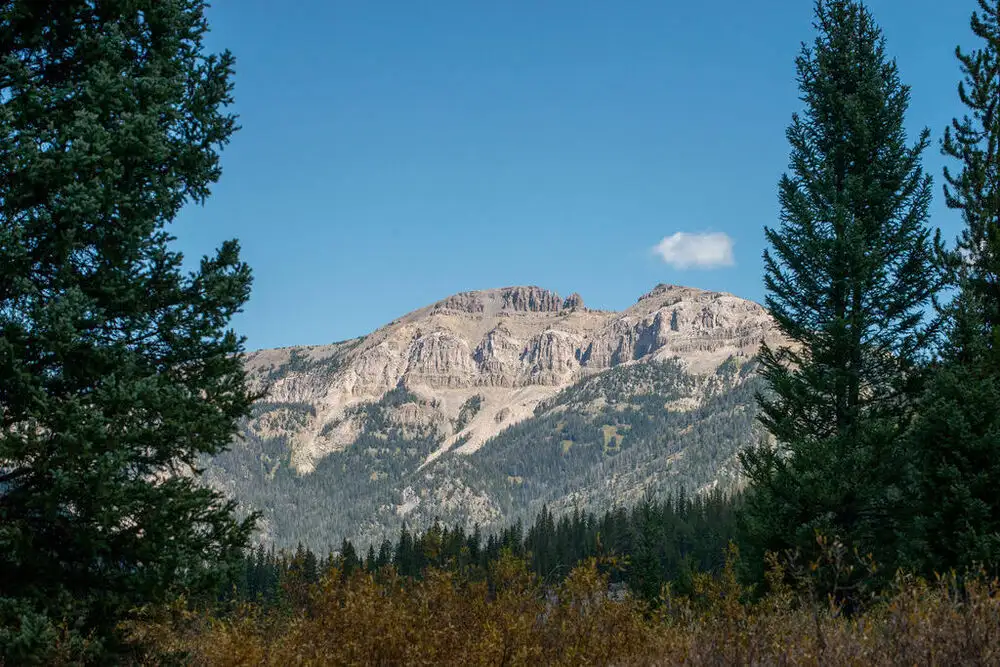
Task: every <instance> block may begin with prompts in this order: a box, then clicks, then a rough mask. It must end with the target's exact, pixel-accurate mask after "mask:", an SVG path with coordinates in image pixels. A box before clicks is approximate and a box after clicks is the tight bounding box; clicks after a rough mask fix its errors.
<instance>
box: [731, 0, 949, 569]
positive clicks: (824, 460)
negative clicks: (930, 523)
mask: <svg viewBox="0 0 1000 667" xmlns="http://www.w3.org/2000/svg"><path fill="white" fill-rule="evenodd" d="M816 27H817V30H818V36H817V38H816V41H815V44H814V46H813V47H812V48H808V47H806V46H803V51H802V54H801V55H800V56H799V58H798V59H797V61H796V65H797V69H798V81H799V86H800V89H801V91H802V99H803V101H804V103H805V111H804V113H803V114H802V115H798V114H796V115H794V116H793V119H792V123H791V125H790V127H789V129H788V133H787V136H788V141H789V143H790V144H791V158H790V169H791V172H790V174H786V175H785V176H783V177H782V179H781V183H780V187H779V195H780V197H779V198H780V203H781V226H780V227H779V228H777V229H771V228H767V229H765V233H766V236H767V239H768V242H769V243H770V246H771V247H770V249H769V250H768V251H766V252H765V254H764V263H765V271H766V272H765V276H764V280H765V285H766V288H767V292H768V293H767V301H766V303H767V306H768V308H769V310H770V312H771V313H772V315H773V316H774V317H775V319H776V321H777V323H778V326H779V328H780V329H781V331H782V332H784V333H785V335H786V336H788V338H789V339H791V341H793V345H792V347H791V348H781V349H777V350H775V349H770V348H768V347H766V346H765V347H764V348H763V349H762V352H761V355H760V356H761V364H762V367H763V371H762V374H763V377H764V378H765V379H766V381H767V383H768V385H769V391H767V392H766V393H763V394H762V395H761V396H760V398H759V401H760V405H761V411H762V415H761V421H762V423H763V424H764V426H766V427H767V429H768V431H769V432H770V433H771V434H772V435H773V436H774V438H775V440H776V442H777V447H776V448H775V447H772V446H770V445H769V444H765V445H762V446H759V447H755V448H751V449H749V450H747V451H746V452H745V453H744V455H743V457H742V461H743V464H744V467H745V469H746V472H747V474H748V476H749V478H750V480H751V484H752V493H751V494H750V496H749V498H748V507H747V512H746V519H747V530H748V536H749V537H750V543H751V545H752V546H753V547H754V550H753V551H752V552H751V553H752V555H753V558H754V559H758V562H759V559H760V557H761V555H762V552H763V551H764V550H775V551H783V550H786V549H793V548H799V549H802V550H804V551H813V550H814V549H815V547H816V540H815V534H814V533H815V531H817V530H819V531H821V532H823V533H825V534H827V535H828V536H830V537H834V536H836V537H839V538H840V539H842V540H845V541H846V542H847V543H848V544H849V545H851V546H857V547H860V548H862V549H864V550H866V551H867V550H869V549H872V550H875V551H876V553H877V554H878V556H879V557H880V559H881V560H882V562H883V563H885V562H886V561H889V562H891V561H892V559H893V550H892V547H893V537H894V535H895V530H896V528H897V523H898V517H897V516H896V515H895V510H896V508H898V498H899V495H900V485H901V481H900V479H899V469H900V466H899V465H898V458H897V454H898V448H899V434H900V432H901V431H902V429H904V428H905V427H906V425H907V423H908V421H909V419H910V418H911V416H912V413H913V402H914V396H915V395H916V393H917V392H918V391H919V389H920V386H921V384H920V383H921V382H922V379H923V373H922V372H921V362H922V360H923V359H924V357H925V355H926V354H927V352H928V351H929V349H928V346H929V345H930V344H931V343H932V337H933V334H934V332H935V327H934V326H932V325H929V324H928V323H926V322H925V321H924V320H925V316H924V311H925V309H926V307H927V306H928V305H929V304H930V301H931V299H932V297H933V295H934V294H935V293H936V292H937V290H938V289H939V288H940V283H941V280H940V278H939V277H938V272H937V271H936V268H935V266H936V265H935V261H934V260H935V254H934V243H933V242H932V239H931V238H930V232H929V231H928V227H927V208H928V204H929V202H930V198H931V190H930V186H931V182H930V178H929V177H928V176H926V175H925V174H924V173H923V170H922V167H921V154H922V153H923V151H924V149H925V148H926V147H927V145H928V134H927V131H926V130H925V131H924V132H922V133H921V135H920V137H919V139H918V140H917V142H916V143H915V144H913V145H908V144H907V139H906V132H905V130H904V115H905V113H906V110H907V106H908V102H909V89H908V87H907V86H904V85H903V84H901V83H900V80H899V76H898V73H897V68H896V66H895V64H894V62H892V61H891V60H889V59H888V58H887V56H886V53H885V45H884V39H883V37H882V33H881V31H880V29H879V28H878V26H877V25H876V24H875V22H874V20H873V18H872V17H871V15H870V14H869V12H868V11H867V9H866V8H865V7H864V5H863V4H862V3H860V2H858V1H856V0H819V1H818V2H817V3H816Z"/></svg>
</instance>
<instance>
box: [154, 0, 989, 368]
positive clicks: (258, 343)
mask: <svg viewBox="0 0 1000 667" xmlns="http://www.w3.org/2000/svg"><path fill="white" fill-rule="evenodd" d="M975 5H976V2H975V0H871V1H870V2H869V7H870V8H871V10H872V11H873V13H874V14H875V16H876V18H877V19H878V21H879V23H880V25H881V26H882V28H883V30H884V31H885V34H886V38H887V40H888V49H889V53H890V55H892V56H893V57H895V58H896V60H897V63H898V64H899V67H900V71H901V76H902V79H903V81H904V83H907V84H909V85H911V86H912V89H913V90H912V103H911V107H910V112H909V116H908V126H909V129H910V132H911V135H912V136H915V135H916V132H917V131H919V129H920V128H922V127H924V126H926V127H929V128H930V130H931V132H932V137H933V142H934V144H933V146H932V148H931V150H929V151H928V153H927V154H926V157H925V163H924V164H925V167H926V168H927V169H928V170H929V172H930V173H931V174H932V175H933V176H934V179H935V195H936V200H935V204H934V208H933V220H932V222H933V224H934V225H937V226H941V227H942V228H944V230H945V232H946V234H947V235H948V237H949V238H951V237H953V236H954V233H955V231H956V230H957V217H956V216H955V215H954V213H952V212H950V211H948V210H947V209H946V208H945V207H944V205H943V203H942V201H941V200H942V197H941V195H940V192H941V185H940V181H941V177H940V173H941V166H942V165H943V164H944V158H942V157H941V156H940V151H939V149H938V141H939V139H940V136H941V133H942V131H943V128H944V127H945V125H946V124H947V123H948V122H949V120H950V119H951V117H952V116H954V115H955V114H956V113H960V112H961V108H960V106H959V103H958V100H957V96H956V93H955V87H956V85H957V82H958V77H959V70H958V64H957V61H956V60H955V59H954V56H953V51H954V48H955V46H956V44H959V43H962V44H964V45H966V46H969V45H974V41H973V40H972V35H971V33H970V32H969V30H968V18H969V15H970V14H971V11H972V10H973V8H974V7H975ZM209 20H210V22H211V25H212V33H211V35H210V36H209V38H208V44H209V46H210V48H213V49H216V50H218V49H221V48H229V49H230V50H232V51H233V53H234V54H235V56H236V59H237V64H236V69H237V72H236V93H235V94H236V105H235V110H236V112H237V113H238V114H239V115H240V123H241V125H242V128H243V129H242V130H241V131H240V132H239V133H237V135H236V136H235V137H234V138H233V141H232V143H231V144H230V145H229V147H227V149H226V150H225V152H224V153H223V170H224V171H223V176H222V180H221V181H220V183H219V184H218V185H217V186H216V188H215V190H214V194H213V196H212V198H211V199H210V200H209V201H208V203H207V204H206V205H205V206H204V207H194V206H189V207H188V208H187V209H185V210H184V211H183V212H182V214H181V216H180V217H179V219H178V221H177V223H176V224H175V225H174V227H173V229H172V231H173V233H174V234H175V235H176V236H177V237H178V242H177V245H178V247H179V248H180V249H181V250H183V251H184V252H185V253H186V255H188V257H189V259H190V260H194V259H196V258H197V257H199V256H200V255H202V254H204V253H207V252H210V251H211V250H212V249H213V248H214V247H216V246H217V245H218V244H219V242H221V241H222V240H223V239H226V238H232V237H237V238H239V239H240V241H241V243H242V246H243V252H244V256H245V259H246V260H247V261H248V262H249V263H250V264H251V266H252V267H253V270H254V275H255V286H254V292H253V296H252V297H251V300H250V303H249V304H248V306H247V308H246V312H245V313H244V314H242V315H240V316H239V317H238V319H237V320H236V322H235V325H236V327H237V329H238V330H239V331H240V332H241V333H243V334H244V335H246V336H247V337H248V347H249V348H251V349H255V348H261V347H275V346H283V345H293V344H317V343H327V342H331V341H335V340H341V339H345V338H350V337H354V336H358V335H362V334H365V333H368V332H370V331H371V330H373V329H375V328H376V327H378V326H380V325H382V324H385V323H387V322H388V321H390V320H392V319H394V318H395V317H398V316H399V315H402V314H403V313H405V312H408V311H410V310H413V309H415V308H419V307H421V306H423V305H426V304H428V303H430V302H433V301H436V300H438V299H440V298H443V297H445V296H447V295H449V294H452V293H455V292H459V291H464V290H470V289H483V288H489V287H501V286H505V285H518V284H536V285H540V286H542V287H547V288H549V289H554V290H556V291H558V292H559V293H561V294H563V295H567V294H569V293H570V292H574V291H575V292H579V293H580V294H581V295H582V296H583V298H584V301H585V303H586V304H587V305H588V306H590V307H596V308H608V309H615V310H617V309H621V308H624V307H627V306H628V305H630V304H631V303H633V302H634V301H635V300H636V299H637V298H638V297H639V296H640V295H642V294H643V293H644V292H646V291H648V290H649V289H651V288H652V287H653V286H654V285H656V284H657V283H660V282H668V283H678V284H686V285H692V286H696V287H702V288H706V289H715V290H724V291H728V292H733V293H735V294H737V295H740V296H744V297H747V298H751V299H756V300H760V299H762V298H763V287H762V284H761V261H760V255H761V252H762V251H763V249H764V237H763V226H764V225H765V224H774V223H775V221H776V219H777V214H778V208H777V182H778V178H779V177H780V175H781V174H782V173H783V172H784V171H785V169H786V166H787V159H788V145H787V142H786V140H785V128H786V127H787V125H788V122H789V120H790V117H791V114H792V112H793V111H796V110H798V109H799V108H800V103H799V101H798V91H797V89H796V86H795V69H794V58H795V56H796V54H797V53H798V51H799V45H800V43H801V42H802V41H803V40H807V41H811V37H812V27H811V21H812V2H811V1H809V0H757V1H755V2H745V1H744V0H717V1H716V2H712V3H700V2H667V1H665V0H627V1H625V2H608V1H607V0H603V1H600V2H598V1H594V0H546V1H545V2H537V1H536V0H505V1H504V2H469V1H468V0H431V1H428V2H413V1H412V0H377V1H375V2H353V1H350V0H294V1H293V2H284V3H279V2H277V1H276V0H215V4H214V6H213V7H212V8H211V9H210V10H209ZM675 234H715V235H717V236H716V237H715V238H716V239H718V238H723V237H721V236H719V235H726V236H727V237H728V238H729V239H731V240H732V246H731V248H730V250H731V256H727V255H726V253H725V252H722V254H721V255H720V254H717V255H714V256H713V257H709V260H708V261H707V262H706V263H708V264H710V265H712V266H713V267H714V268H700V267H694V266H673V265H670V264H668V263H667V262H665V261H663V259H662V257H661V256H660V255H659V254H658V253H657V252H656V251H655V249H656V248H657V246H659V245H660V244H661V242H663V240H664V239H667V238H670V237H673V240H672V241H668V242H667V243H666V245H665V246H661V247H662V248H664V249H666V250H669V249H670V248H674V247H677V246H678V244H680V249H681V250H685V244H686V243H688V242H689V241H690V239H689V238H687V237H683V236H679V237H675V236H674V235H675ZM724 250H725V248H724V249H723V251H724Z"/></svg>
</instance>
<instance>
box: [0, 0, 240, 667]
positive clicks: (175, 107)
mask: <svg viewBox="0 0 1000 667" xmlns="http://www.w3.org/2000/svg"><path fill="white" fill-rule="evenodd" d="M204 4H205V3H204V2H202V1H201V0H133V1H131V2H124V1H122V0H107V1H101V2H95V1H94V0H60V2H48V3H42V2H27V1H26V0H11V1H9V2H4V3H0V53H2V57H0V146H2V149H0V174H2V176H0V572H2V573H3V574H2V576H0V662H3V661H4V658H6V659H7V661H8V662H9V663H10V664H21V661H22V659H23V658H24V656H25V655H27V654H32V653H34V655H35V658H38V656H39V655H43V653H42V652H43V651H44V646H41V645H40V643H39V642H43V637H44V635H46V633H47V632H49V630H51V628H52V627H53V625H54V624H59V623H61V622H63V621H65V622H66V624H67V627H68V628H69V629H70V631H71V634H74V635H75V636H84V635H90V636H92V639H93V640H94V641H93V642H92V643H91V644H90V649H89V653H88V655H89V659H93V660H97V661H101V662H108V661H113V660H111V658H109V657H108V656H109V655H110V654H111V653H113V652H115V651H116V650H118V646H119V645H120V641H119V640H120V637H119V636H118V634H117V633H116V630H115V627H116V624H117V623H118V621H120V620H122V618H123V617H124V615H125V614H126V612H127V610H129V609H130V608H132V607H133V606H135V605H142V604H144V603H155V602H157V601H159V600H163V599H164V598H165V597H166V596H167V595H169V594H171V592H172V591H174V590H178V589H180V588H184V587H189V588H191V589H193V590H202V591H214V590H216V588H215V586H217V582H213V581H211V577H208V576H207V575H208V574H210V573H212V572H218V571H220V568H222V566H225V565H226V564H229V563H234V562H236V561H237V560H238V558H239V555H240V552H241V549H242V548H243V547H244V546H245V544H246V542H247V538H248V535H249V533H250V531H251V528H252V522H251V521H249V520H248V521H243V522H238V521H236V520H234V517H233V509H234V508H233V505H232V504H231V503H228V502H225V501H224V500H223V498H222V497H221V496H220V495H219V494H217V493H215V492H213V491H211V490H209V489H207V488H206V487H203V486H201V485H200V484H199V483H198V479H197V475H195V474H190V473H192V472H197V463H198V461H199V459H200V457H202V456H204V455H212V454H215V453H217V452H219V451H221V450H223V449H224V448H225V447H227V446H228V444H229V443H230V441H231V439H232V437H233V435H234V433H235V430H236V425H237V422H238V420H239V419H241V418H242V417H243V416H245V415H246V414H247V412H248V410H249V407H250V405H251V403H252V401H253V398H254V397H253V396H252V395H251V393H250V392H249V391H248V387H247V383H246V378H245V375H244V370H243V366H242V364H243V361H242V358H241V354H242V351H243V341H242V339H240V338H239V337H237V336H236V335H235V334H234V333H233V331H232V330H231V329H230V328H229V322H230V319H231V317H232V316H233V315H234V314H235V313H237V312H239V310H240V309H241V308H242V306H243V304H244V303H245V302H246V300H247V298H248V296H249V291H250V283H251V276H250V270H249V268H248V267H247V266H246V265H245V264H244V263H243V262H242V261H241V260H240V257H239V247H238V245H237V243H236V242H235V241H229V242H226V243H224V244H222V246H221V247H220V249H219V250H218V251H217V252H216V253H215V254H214V256H211V257H205V258H203V259H202V260H201V263H200V266H198V267H197V268H195V269H194V270H193V271H192V272H190V273H186V272H184V271H182V257H181V255H180V254H179V253H178V252H176V251H175V250H174V249H173V248H172V246H171V241H172V237H171V236H170V235H169V234H168V233H167V231H166V227H167V225H168V224H169V223H170V222H171V221H172V219H173V218H174V217H175V216H176V214H177V213H178V211H179V210H180V209H181V208H182V206H184V205H185V203H187V202H191V201H193V202H203V201H204V200H205V199H206V197H208V195H209V190H210V185H211V184H212V183H214V182H216V181H217V180H218V178H219V176H220V166H219V156H218V151H219V150H220V149H221V148H222V146H224V145H225V144H226V143H227V142H228V141H229V138H230V135H232V133H233V132H234V130H235V129H236V124H235V117H234V116H233V115H231V114H229V113H227V112H226V107H227V106H228V105H229V104H230V103H231V102H232V99H231V93H232V83H231V77H232V73H233V58H232V56H231V55H230V54H229V53H228V52H225V53H222V54H219V55H213V54H209V53H206V52H205V50H204V48H203V45H202V37H203V35H204V33H205V32H206V30H207V24H206V20H205V17H204ZM46 628H48V629H46ZM102 652H103V653H102ZM78 657H79V659H81V660H85V659H88V658H87V656H85V655H82V654H80V655H78ZM41 659H42V660H43V661H44V658H41Z"/></svg>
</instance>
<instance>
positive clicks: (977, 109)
mask: <svg viewBox="0 0 1000 667" xmlns="http://www.w3.org/2000/svg"><path fill="white" fill-rule="evenodd" d="M979 5H980V9H981V13H980V12H975V13H973V16H972V21H971V27H972V32H973V33H974V34H975V35H976V37H978V38H979V39H980V40H981V45H980V47H979V48H977V49H975V50H973V51H971V52H969V53H963V52H962V51H961V49H957V50H956V54H957V56H958V60H959V62H960V63H961V68H962V73H963V75H964V80H963V81H962V82H961V83H960V84H959V89H958V92H959V98H960V99H961V101H962V103H963V104H965V106H966V107H967V108H968V113H967V115H965V116H964V117H963V118H962V119H961V120H959V119H955V120H954V121H953V122H952V126H951V127H949V128H947V129H946V131H945V137H944V142H943V151H944V153H945V154H946V155H948V156H950V157H953V158H955V159H957V160H960V161H961V171H960V172H959V173H957V174H953V173H952V172H951V171H950V170H948V169H947V168H946V169H945V180H946V183H945V186H944V191H945V198H946V201H947V203H948V206H949V207H951V208H954V209H958V210H959V211H961V212H962V218H963V221H964V222H965V227H964V229H963V230H962V233H961V235H960V237H959V239H958V244H957V248H956V250H955V251H954V252H952V253H949V254H948V255H947V256H946V259H947V260H948V262H947V264H948V267H949V268H950V269H951V272H952V280H953V282H954V285H955V286H956V287H957V288H958V296H957V298H956V299H955V300H954V301H953V302H952V303H951V304H949V305H948V306H947V307H945V308H944V313H945V315H946V316H947V317H948V329H947V333H948V339H947V344H946V345H945V347H944V356H943V359H942V360H941V363H940V365H939V366H938V367H937V369H936V373H935V375H934V378H933V380H932V382H931V383H930V386H929V387H928V390H927V392H926V394H925V395H924V397H923V400H922V402H921V406H920V411H919V416H918V418H917V420H916V422H915V424H914V425H913V428H912V429H911V431H910V434H909V439H908V444H909V450H910V454H911V456H912V459H911V466H910V467H909V468H908V472H909V480H910V489H909V490H910V492H911V495H912V498H913V500H912V501H911V502H909V503H908V504H907V509H909V510H910V511H911V512H912V514H913V515H912V522H911V523H910V525H908V526H907V530H906V531H905V535H906V537H907V541H906V545H905V546H906V549H905V551H906V556H907V564H908V565H909V566H911V567H913V568H915V569H917V570H918V571H920V572H923V573H925V574H928V575H929V574H931V572H933V571H935V570H936V571H939V572H942V571H946V570H948V569H950V568H955V569H956V570H958V571H959V572H962V571H964V570H966V569H968V568H976V567H978V566H985V567H987V568H989V569H990V570H992V571H993V572H997V571H998V570H1000V493H998V486H1000V336H998V332H1000V118H998V117H997V111H998V105H1000V2H997V1H996V0H993V1H992V2H988V1H987V0H981V1H980V3H979Z"/></svg>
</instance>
